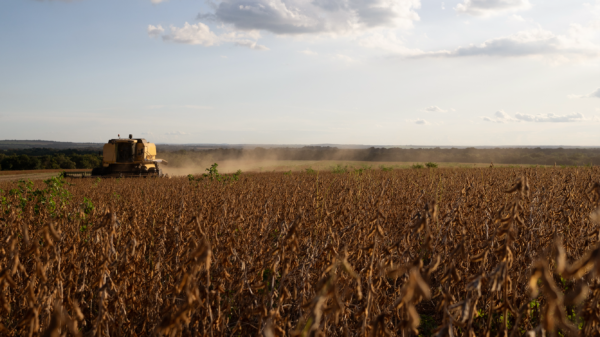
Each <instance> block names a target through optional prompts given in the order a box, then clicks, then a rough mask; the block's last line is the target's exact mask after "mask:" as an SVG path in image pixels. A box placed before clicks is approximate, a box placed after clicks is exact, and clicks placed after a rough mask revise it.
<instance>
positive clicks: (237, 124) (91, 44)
mask: <svg viewBox="0 0 600 337" xmlns="http://www.w3.org/2000/svg"><path fill="white" fill-rule="evenodd" d="M0 29H1V31H2V32H3V34H1V35H0V45H1V46H2V47H1V48H0V139H48V140H58V141H89V142H103V141H106V140H107V139H109V138H114V137H115V136H116V135H117V134H122V135H126V134H129V133H132V134H134V135H135V136H143V137H145V138H147V139H148V140H151V141H155V142H159V143H262V144H265V143H269V144H317V143H338V144H387V145H408V144H419V145H586V146H590V145H600V132H598V131H597V129H598V127H599V126H600V67H599V66H600V34H599V32H600V0H593V1H580V0H568V1H567V0H563V1H558V0H545V1H537V0H456V1H443V2H442V1H421V0H221V1H218V0H211V1H198V0H196V1H192V0H162V1H160V0H71V1H59V0H45V1H38V0H3V1H2V2H0Z"/></svg>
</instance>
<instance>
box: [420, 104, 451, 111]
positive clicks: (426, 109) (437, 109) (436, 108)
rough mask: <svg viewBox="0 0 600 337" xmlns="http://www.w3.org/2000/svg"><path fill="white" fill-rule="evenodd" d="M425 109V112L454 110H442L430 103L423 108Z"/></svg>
mask: <svg viewBox="0 0 600 337" xmlns="http://www.w3.org/2000/svg"><path fill="white" fill-rule="evenodd" d="M425 111H426V112H448V111H454V109H450V110H444V109H442V108H440V107H439V106H437V105H432V106H430V107H427V108H425Z"/></svg>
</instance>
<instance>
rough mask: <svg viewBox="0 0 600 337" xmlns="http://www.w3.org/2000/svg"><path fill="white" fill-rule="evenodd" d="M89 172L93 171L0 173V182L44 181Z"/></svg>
mask: <svg viewBox="0 0 600 337" xmlns="http://www.w3.org/2000/svg"><path fill="white" fill-rule="evenodd" d="M63 171H66V172H84V171H85V172H87V171H91V170H24V171H0V181H7V180H8V181H18V180H21V179H25V180H27V179H29V180H44V179H48V178H51V177H54V176H57V175H59V174H60V173H61V172H63Z"/></svg>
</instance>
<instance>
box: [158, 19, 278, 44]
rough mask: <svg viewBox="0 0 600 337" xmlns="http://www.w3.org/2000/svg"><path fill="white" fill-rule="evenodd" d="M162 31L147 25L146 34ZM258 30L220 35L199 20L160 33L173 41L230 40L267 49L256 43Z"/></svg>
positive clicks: (205, 41)
mask: <svg viewBox="0 0 600 337" xmlns="http://www.w3.org/2000/svg"><path fill="white" fill-rule="evenodd" d="M163 32H164V29H163V28H162V27H161V26H160V25H158V26H156V27H155V26H153V25H148V35H149V36H150V37H157V36H159V35H160V34H162V33H163ZM259 38H260V32H258V31H248V32H231V31H230V32H226V33H223V34H221V35H216V34H215V33H214V32H212V31H211V30H210V27H208V26H207V25H205V24H203V23H201V22H199V23H197V24H195V25H190V24H189V23H187V22H186V23H185V24H184V25H183V27H181V28H178V27H175V26H171V27H170V32H169V33H167V34H163V35H162V39H163V40H164V41H173V42H177V43H182V44H191V45H202V46H205V47H210V46H214V45H219V44H221V43H223V42H232V43H234V44H235V45H237V46H241V47H247V48H250V49H254V50H269V48H267V47H266V46H263V45H261V44H258V42H257V40H258V39H259Z"/></svg>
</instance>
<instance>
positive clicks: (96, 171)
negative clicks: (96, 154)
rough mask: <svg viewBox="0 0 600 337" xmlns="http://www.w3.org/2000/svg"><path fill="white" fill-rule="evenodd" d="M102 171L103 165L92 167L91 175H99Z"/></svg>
mask: <svg viewBox="0 0 600 337" xmlns="http://www.w3.org/2000/svg"><path fill="white" fill-rule="evenodd" d="M103 173H104V168H103V167H95V168H93V169H92V175H93V176H101V175H102V174H103Z"/></svg>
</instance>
